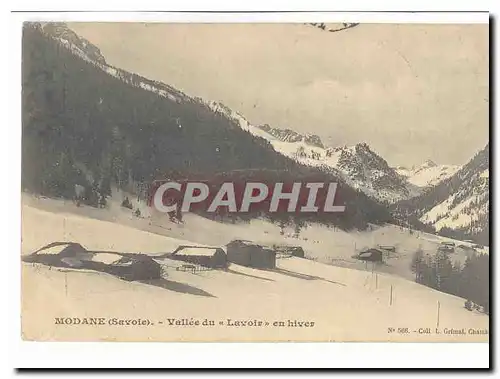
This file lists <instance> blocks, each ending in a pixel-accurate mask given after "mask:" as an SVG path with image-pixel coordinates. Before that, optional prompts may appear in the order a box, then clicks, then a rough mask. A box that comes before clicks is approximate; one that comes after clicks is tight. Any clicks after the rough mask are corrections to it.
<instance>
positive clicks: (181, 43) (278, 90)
mask: <svg viewBox="0 0 500 379" xmlns="http://www.w3.org/2000/svg"><path fill="white" fill-rule="evenodd" d="M68 25H69V27H70V28H72V29H73V30H74V31H75V32H77V33H78V34H79V35H81V36H83V37H85V38H87V39H88V40H89V41H90V42H92V43H93V44H95V45H96V46H98V47H99V48H100V49H101V52H102V54H103V55H104V57H105V58H106V60H107V62H108V63H109V64H112V65H114V66H117V67H120V68H123V69H125V70H128V71H132V72H135V73H137V74H139V75H142V76H145V77H147V78H150V79H155V80H160V81H162V82H165V83H167V84H170V85H172V86H174V87H176V88H178V89H180V90H182V91H184V92H186V93H187V94H188V95H192V96H200V97H202V98H204V99H206V100H216V101H221V102H223V103H224V104H226V105H227V106H229V107H230V108H232V109H234V110H236V111H238V112H240V113H241V114H243V115H244V116H245V117H246V118H247V119H248V120H249V121H250V122H251V123H252V124H257V125H258V124H266V123H267V124H269V125H271V126H273V127H277V128H282V129H284V128H289V129H293V130H296V131H298V132H301V133H312V134H317V135H319V136H320V137H321V139H322V140H323V143H324V144H325V145H327V146H344V145H353V144H356V143H359V142H366V143H368V144H369V145H370V146H371V148H372V149H373V150H374V151H376V152H377V153H379V154H380V155H381V156H382V157H384V158H385V159H386V160H387V161H388V162H389V164H390V165H393V166H400V165H403V166H412V165H419V164H422V163H423V162H424V161H425V160H427V159H431V160H433V161H434V162H436V163H438V164H464V163H466V162H467V161H468V160H469V159H470V158H471V157H472V156H473V155H474V154H475V153H476V152H477V151H479V150H480V149H482V148H483V147H484V146H485V145H486V143H487V142H488V138H489V135H488V131H489V127H488V123H489V115H488V107H489V94H488V93H489V77H488V76H489V47H488V46H489V41H488V25H486V24H483V25H477V24H476V25H450V24H448V25H437V24H360V25H359V26H357V27H354V28H350V29H347V30H344V31H341V32H337V33H329V32H325V31H322V30H320V29H318V28H316V27H313V26H310V25H304V24H163V23H155V24H151V23H150V24H144V23H69V24H68Z"/></svg>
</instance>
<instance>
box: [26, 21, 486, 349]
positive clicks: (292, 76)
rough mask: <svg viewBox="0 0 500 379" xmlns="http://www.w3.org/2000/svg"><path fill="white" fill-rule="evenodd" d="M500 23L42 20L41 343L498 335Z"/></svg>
mask: <svg viewBox="0 0 500 379" xmlns="http://www.w3.org/2000/svg"><path fill="white" fill-rule="evenodd" d="M488 39H489V25H488V24H487V23H482V24H478V23H474V24H472V23H471V24H464V23H456V24H453V23H451V24H450V23H447V24H438V23H404V22H401V23H375V22H371V23H370V22H362V21H360V22H337V23H323V22H313V21H312V22H290V23H276V22H274V23H241V22H240V23H188V22H185V23H179V22H177V23H169V22H146V23H145V22H59V21H57V22H56V21H52V22H49V21H47V20H45V21H43V22H42V21H29V22H25V23H24V24H23V31H22V195H21V200H22V204H21V209H22V251H21V256H20V258H19V259H20V260H21V270H22V275H21V279H22V285H21V287H22V288H21V289H22V294H21V295H22V296H21V308H22V309H21V312H22V338H23V339H24V340H28V341H120V342H127V341H159V342H163V341H164V342H181V341H190V342H223V341H224V342H225V341H227V342H263V341H268V342H288V341H292V342H299V341H307V342H351V341H356V342H375V341H376V342H488V341H489V333H490V330H489V325H490V319H489V312H490V294H489V287H490V281H489V272H490V267H489V230H490V229H489V180H490V178H489V155H490V151H489V115H488V110H489V40H488Z"/></svg>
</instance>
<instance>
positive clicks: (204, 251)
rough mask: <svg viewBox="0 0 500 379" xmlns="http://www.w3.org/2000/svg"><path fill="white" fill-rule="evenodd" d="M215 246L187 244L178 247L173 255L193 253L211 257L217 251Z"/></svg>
mask: <svg viewBox="0 0 500 379" xmlns="http://www.w3.org/2000/svg"><path fill="white" fill-rule="evenodd" d="M217 250H218V249H217V248H216V247H196V246H189V247H184V248H181V249H179V250H178V251H176V252H175V253H174V255H193V256H206V257H211V256H213V255H215V253H216V252H217Z"/></svg>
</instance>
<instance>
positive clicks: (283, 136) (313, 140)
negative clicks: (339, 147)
mask: <svg viewBox="0 0 500 379" xmlns="http://www.w3.org/2000/svg"><path fill="white" fill-rule="evenodd" d="M257 127H258V128H259V129H262V130H263V131H265V132H266V133H268V134H270V135H272V136H274V137H276V138H277V139H279V140H280V141H283V142H304V143H306V144H307V145H311V146H316V147H320V148H324V147H325V146H324V145H323V142H322V141H321V138H320V137H319V136H317V135H315V134H309V133H307V134H300V133H298V132H296V131H294V130H291V129H278V128H273V127H271V126H269V125H268V124H264V125H259V126H257Z"/></svg>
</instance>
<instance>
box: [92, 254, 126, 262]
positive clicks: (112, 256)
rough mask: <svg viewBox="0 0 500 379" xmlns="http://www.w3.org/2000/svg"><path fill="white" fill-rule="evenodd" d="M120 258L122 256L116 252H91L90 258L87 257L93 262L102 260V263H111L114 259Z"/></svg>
mask: <svg viewBox="0 0 500 379" xmlns="http://www.w3.org/2000/svg"><path fill="white" fill-rule="evenodd" d="M121 258H122V256H121V255H118V254H112V253H97V254H93V255H92V257H91V259H89V260H91V261H93V262H102V263H106V264H111V263H115V262H116V261H119V260H120V259H121Z"/></svg>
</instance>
